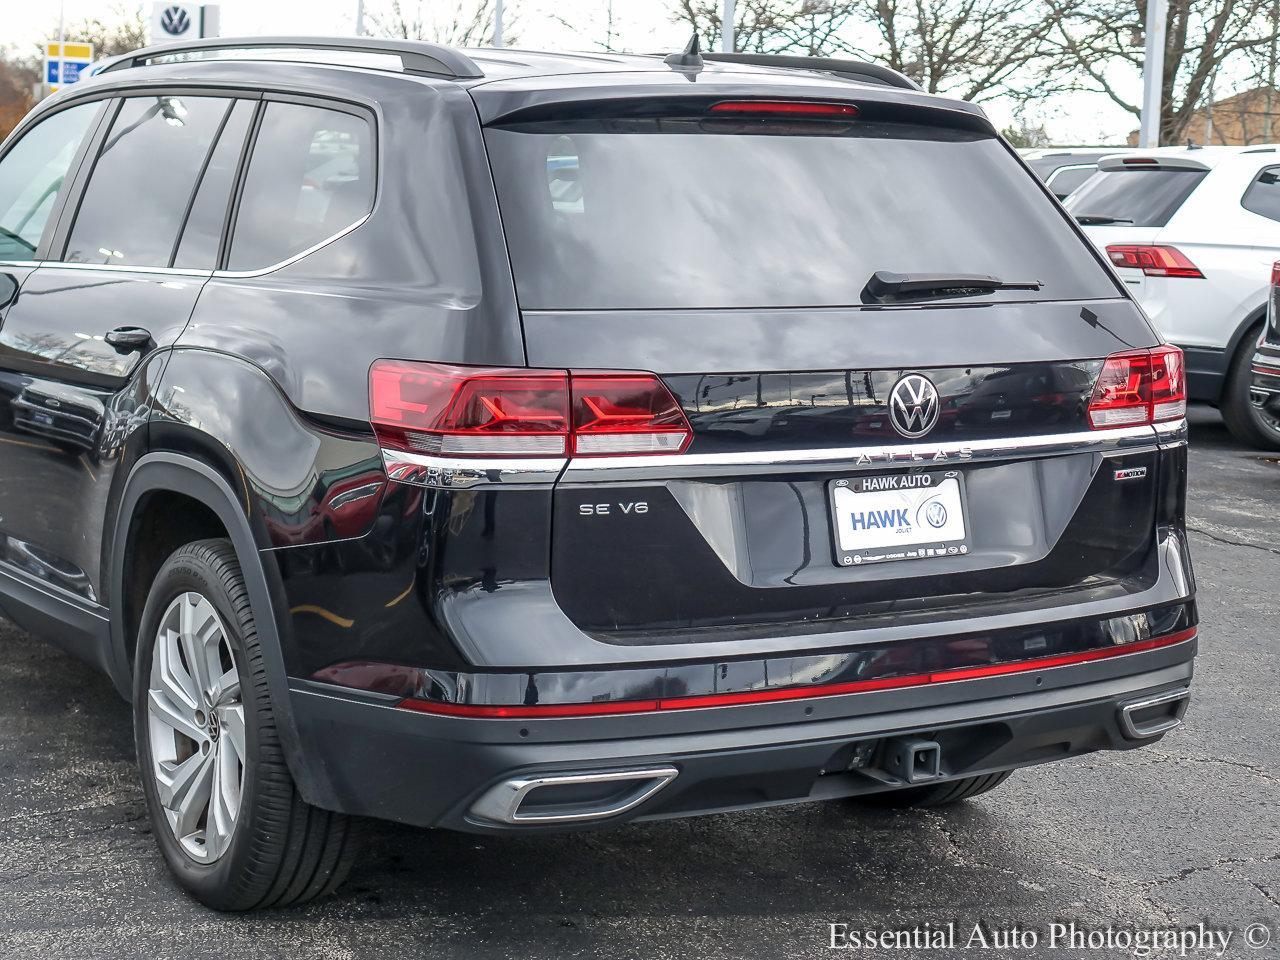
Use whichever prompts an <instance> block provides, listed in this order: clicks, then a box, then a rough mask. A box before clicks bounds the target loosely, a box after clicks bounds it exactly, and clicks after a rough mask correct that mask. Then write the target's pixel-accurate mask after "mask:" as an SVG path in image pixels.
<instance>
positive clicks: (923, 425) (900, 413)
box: [889, 373, 942, 440]
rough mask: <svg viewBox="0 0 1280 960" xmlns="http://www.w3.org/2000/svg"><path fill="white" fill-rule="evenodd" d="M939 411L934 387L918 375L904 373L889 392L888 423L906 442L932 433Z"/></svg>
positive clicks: (940, 403)
mask: <svg viewBox="0 0 1280 960" xmlns="http://www.w3.org/2000/svg"><path fill="white" fill-rule="evenodd" d="M941 411H942V402H941V401H940V400H939V399H938V388H937V387H935V386H934V385H933V382H932V381H931V380H930V379H929V378H928V377H924V376H921V375H920V374H918V373H909V374H907V375H906V376H905V377H903V378H902V379H901V380H899V381H898V382H897V383H895V384H894V385H893V390H892V391H891V392H890V393H889V421H890V422H891V423H892V424H893V429H895V430H897V431H898V433H900V434H902V436H904V437H906V438H907V439H909V440H914V439H915V438H916V437H923V436H924V435H925V434H926V433H928V432H929V431H930V430H932V429H933V428H934V427H935V426H936V425H937V423H938V414H939V413H941Z"/></svg>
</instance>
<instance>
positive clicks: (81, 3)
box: [0, 0, 1140, 144]
mask: <svg viewBox="0 0 1280 960" xmlns="http://www.w3.org/2000/svg"><path fill="white" fill-rule="evenodd" d="M414 2H415V0H406V6H407V7H408V6H412V4H413V3H414ZM442 2H445V3H447V4H448V5H450V6H451V5H452V3H451V2H450V0H442ZM506 4H507V7H508V9H509V10H511V11H512V13H513V15H514V16H515V17H516V18H517V20H518V25H519V26H518V29H519V33H520V37H519V43H520V46H523V47H529V48H532V49H542V50H598V49H601V48H602V47H603V45H604V42H605V23H606V10H607V8H608V7H609V0H506ZM388 5H389V4H388V0H365V6H366V10H369V11H376V10H377V9H379V8H380V7H386V6H388ZM673 5H674V4H673V3H671V2H670V0H612V8H613V25H614V33H615V37H616V39H615V41H614V48H615V49H618V50H632V51H637V52H645V53H652V52H654V51H657V50H674V49H677V48H678V47H681V46H683V45H684V43H685V42H686V41H687V39H688V36H687V33H688V30H687V28H686V27H685V26H683V25H681V24H677V23H674V22H673V21H672V18H671V13H670V10H671V8H672V6H673ZM122 6H123V7H126V8H131V7H133V6H135V3H132V2H128V0H125V2H123V3H121V2H120V0H61V2H60V0H0V44H3V45H8V46H28V45H29V44H34V43H38V42H39V41H40V40H41V38H42V37H43V36H44V35H45V34H46V33H47V32H49V31H52V30H56V29H57V24H58V16H59V9H60V8H62V9H63V10H64V11H65V16H66V19H67V20H68V21H76V20H80V19H84V18H85V17H91V16H96V17H101V18H102V19H104V20H109V19H110V15H111V11H112V9H113V8H116V9H118V8H120V7H122ZM142 6H143V8H144V12H145V13H146V14H147V15H148V17H149V16H150V10H151V4H150V3H146V4H143V5H142ZM220 6H221V20H222V34H223V36H237V35H240V36H252V35H255V34H256V35H261V34H327V35H331V34H351V33H353V32H354V29H355V16H356V0H222V2H221V4H220ZM67 39H69V40H73V39H75V38H74V37H68V38H67ZM1136 84H1137V81H1135V89H1134V90H1133V91H1132V100H1133V101H1134V102H1136V101H1137V100H1138V99H1139V96H1140V91H1139V90H1138V89H1136ZM983 106H984V108H985V109H986V110H987V112H988V113H989V114H990V116H991V118H992V120H993V121H995V123H996V124H997V125H998V126H1000V127H1003V126H1005V125H1007V124H1008V123H1009V122H1010V121H1011V120H1012V118H1013V108H1012V104H1010V103H1008V102H1002V101H999V100H997V101H989V102H987V103H984V104H983ZM1026 116H1027V118H1028V119H1030V120H1032V121H1036V122H1042V123H1044V125H1045V127H1046V128H1047V130H1048V132H1049V134H1050V136H1051V137H1052V138H1053V139H1054V141H1055V142H1057V143H1070V144H1086V143H1105V144H1119V143H1123V142H1124V138H1125V137H1126V136H1127V135H1128V133H1129V131H1130V130H1132V129H1134V128H1135V127H1136V126H1137V121H1136V119H1135V118H1134V117H1133V116H1132V115H1131V114H1129V113H1128V112H1127V111H1125V110H1122V109H1121V108H1119V107H1117V106H1116V105H1115V104H1113V103H1111V102H1110V101H1109V100H1108V99H1106V98H1105V97H1102V96H1101V95H1095V94H1073V95H1070V96H1063V97H1059V98H1058V99H1056V100H1055V101H1053V102H1051V103H1048V104H1045V105H1043V106H1041V107H1038V108H1034V109H1032V110H1030V111H1028V112H1027V114H1026Z"/></svg>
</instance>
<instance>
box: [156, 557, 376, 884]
mask: <svg viewBox="0 0 1280 960" xmlns="http://www.w3.org/2000/svg"><path fill="white" fill-rule="evenodd" d="M162 627H164V629H165V637H164V638H163V639H162V638H161V637H160V636H159V634H160V631H161V628H162ZM184 638H185V639H184ZM197 654H200V656H199V657H197V656H196V655H197ZM192 663H194V664H195V665H196V669H195V670H191V664H192ZM232 670H234V671H235V673H234V674H233V673H232ZM219 671H221V672H219ZM215 673H217V677H215V676H214V674H215ZM193 677H194V679H193ZM236 681H238V683H237V682H236ZM237 688H238V696H237V694H236V690H237ZM133 689H134V694H133V708H134V736H135V739H136V742H137V748H138V766H139V769H140V771H141V774H142V788H143V793H144V794H145V797H146V803H147V811H148V814H149V816H150V820H151V830H152V833H153V835H154V836H155V838H156V842H157V843H158V845H159V847H160V852H161V853H162V854H163V856H164V859H165V861H166V863H167V864H168V865H169V869H170V870H171V871H172V872H173V875H174V877H175V878H176V879H177V881H178V883H179V884H180V885H181V886H182V887H184V888H185V889H186V890H187V891H188V892H190V893H191V894H192V896H194V897H195V898H196V899H197V900H199V901H200V902H201V903H203V904H205V905H206V906H209V907H212V908H214V909H215V910H251V909H255V908H261V907H287V906H293V905H295V904H300V903H305V902H307V901H308V900H312V899H315V898H316V897H321V896H324V895H326V894H328V893H331V892H332V891H333V890H335V889H336V888H337V887H338V886H339V884H341V883H342V881H343V880H344V879H345V878H346V875H347V872H348V871H349V870H350V868H351V864H352V861H353V860H354V859H355V856H356V852H357V848H358V845H359V844H358V840H359V837H358V835H357V834H358V827H359V822H358V821H356V820H353V819H352V818H349V817H345V816H343V815H341V814H336V813H329V812H328V811H325V810H319V809H317V808H315V807H312V806H310V805H308V804H307V803H305V802H304V801H303V800H302V799H301V797H299V796H298V792H297V789H296V788H295V786H294V783H293V779H292V777H291V776H290V775H289V770H288V767H287V766H286V765H285V759H284V752H283V750H282V748H281V745H280V740H279V736H278V734H277V731H276V724H275V719H274V714H273V712H272V707H271V698H270V696H269V694H268V692H267V680H266V671H265V668H264V665H263V657H262V648H261V646H260V645H259V642H258V632H257V629H256V627H255V624H254V618H253V613H252V611H251V610H250V607H249V597H248V593H247V591H246V589H245V584H244V578H243V576H242V575H241V572H240V564H239V562H238V561H237V560H236V555H235V551H234V550H233V549H232V546H231V543H230V542H229V541H227V540H201V541H198V542H196V543H190V544H187V545H186V546H184V547H182V548H181V549H179V550H178V551H176V552H175V553H174V554H173V555H172V556H171V557H169V559H168V560H167V561H165V563H164V565H163V566H162V567H161V568H160V572H159V573H158V574H157V575H156V579H155V582H154V583H153V584H152V586H151V591H150V594H149V595H148V597H147V603H146V606H145V608H144V609H143V613H142V622H141V626H140V629H139V634H138V650H137V656H136V658H135V663H134V681H133ZM210 690H212V691H213V694H212V696H210V695H209V694H208V692H209V691H210ZM195 691H201V693H200V694H199V695H198V696H197V695H195V693H194V692H195ZM200 700H203V703H200V702H198V701H200ZM202 707H203V708H204V709H202ZM180 731H185V732H180ZM188 734H190V735H188ZM200 757H203V758H205V759H203V760H200V759H198V758H200ZM157 758H159V762H160V765H159V766H158V765H157ZM193 771H194V772H193ZM162 777H163V778H164V782H163V783H162ZM237 781H238V787H237ZM184 787H186V788H184ZM162 790H163V791H164V793H165V794H166V796H167V798H168V802H169V805H170V809H169V810H166V808H165V805H164V803H162V800H161V792H162ZM206 794H207V796H206ZM202 797H204V799H203V800H202V799H201V798H202ZM183 798H186V799H187V802H183ZM201 804H203V807H204V814H203V816H201V814H200V807H201Z"/></svg>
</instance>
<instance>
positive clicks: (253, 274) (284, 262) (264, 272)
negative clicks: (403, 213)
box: [213, 210, 373, 278]
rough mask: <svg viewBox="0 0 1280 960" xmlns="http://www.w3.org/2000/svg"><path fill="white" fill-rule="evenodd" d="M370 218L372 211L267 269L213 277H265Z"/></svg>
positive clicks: (227, 272)
mask: <svg viewBox="0 0 1280 960" xmlns="http://www.w3.org/2000/svg"><path fill="white" fill-rule="evenodd" d="M372 216H373V211H372V210H370V211H369V212H368V213H366V214H365V215H364V216H363V217H361V218H360V219H359V220H357V221H355V223H353V224H351V226H349V227H343V228H342V229H341V230H339V231H338V232H337V233H335V234H334V235H333V236H331V237H326V238H325V239H323V240H321V241H320V242H319V243H315V244H312V245H311V246H309V247H307V249H305V250H303V251H302V252H301V253H295V254H294V255H293V256H292V257H289V259H287V260H281V261H280V262H279V263H273V264H271V266H269V267H259V268H258V269H256V270H214V271H213V275H214V276H215V277H239V278H243V277H263V276H266V275H267V274H268V273H273V272H275V271H276V270H280V269H281V268H283V267H287V266H290V265H292V264H295V263H297V262H298V261H299V260H301V259H302V258H303V257H309V256H311V254H313V253H315V252H316V251H317V250H319V249H321V248H322V247H327V246H328V245H329V244H331V243H333V242H334V241H335V240H341V239H342V238H343V237H345V236H346V235H347V234H348V233H350V232H351V231H353V230H357V229H359V228H360V227H362V226H364V224H365V222H366V221H367V220H368V219H369V218H370V217H372Z"/></svg>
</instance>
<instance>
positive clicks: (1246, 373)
mask: <svg viewBox="0 0 1280 960" xmlns="http://www.w3.org/2000/svg"><path fill="white" fill-rule="evenodd" d="M1261 329H1262V328H1261V327H1254V328H1253V329H1251V330H1250V331H1249V332H1248V333H1246V334H1245V335H1244V338H1243V339H1242V340H1241V341H1240V346H1239V347H1238V348H1237V349H1236V355H1235V356H1234V357H1232V358H1231V366H1230V367H1229V368H1228V369H1227V380H1226V383H1225V385H1224V386H1223V389H1222V401H1221V402H1220V403H1219V410H1220V411H1221V412H1222V419H1223V421H1224V422H1225V423H1226V425H1227V429H1228V430H1230V431H1231V435H1232V436H1233V437H1235V438H1236V439H1237V440H1239V441H1240V442H1241V443H1244V444H1248V445H1249V446H1251V447H1257V448H1258V449H1259V450H1280V418H1275V417H1269V416H1267V415H1266V414H1265V413H1263V411H1262V409H1261V408H1260V407H1257V406H1254V404H1253V403H1252V401H1250V399H1249V388H1250V387H1251V386H1252V385H1253V363H1252V361H1253V351H1254V347H1255V345H1256V344H1257V342H1258V336H1259V334H1260V333H1261Z"/></svg>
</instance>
